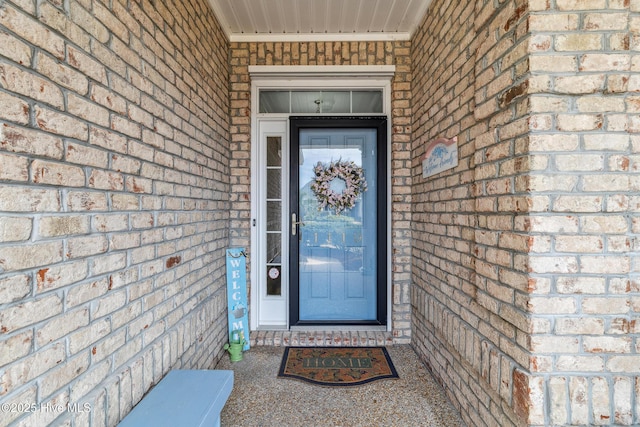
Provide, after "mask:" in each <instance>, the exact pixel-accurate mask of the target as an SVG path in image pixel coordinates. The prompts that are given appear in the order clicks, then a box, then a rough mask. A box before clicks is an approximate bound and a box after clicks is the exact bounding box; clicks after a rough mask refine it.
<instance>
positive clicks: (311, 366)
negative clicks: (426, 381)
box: [278, 347, 398, 386]
mask: <svg viewBox="0 0 640 427" xmlns="http://www.w3.org/2000/svg"><path fill="white" fill-rule="evenodd" d="M278 377H286V378H295V379H298V380H302V381H306V382H309V383H311V384H317V385H323V386H357V385H362V384H366V383H368V382H371V381H375V380H380V379H384V378H398V373H397V372H396V368H395V367H394V366H393V362H392V361H391V357H389V353H388V352H387V349H386V348H384V347H286V348H285V350H284V355H283V356H282V363H281V364H280V372H278Z"/></svg>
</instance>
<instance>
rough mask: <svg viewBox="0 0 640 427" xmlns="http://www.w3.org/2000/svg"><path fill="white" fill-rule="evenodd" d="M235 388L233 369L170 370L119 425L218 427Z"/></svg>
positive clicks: (127, 426) (140, 426) (133, 426)
mask: <svg viewBox="0 0 640 427" xmlns="http://www.w3.org/2000/svg"><path fill="white" fill-rule="evenodd" d="M232 389H233V371H222V370H213V371H205V370H175V371H171V372H169V373H168V374H167V375H166V376H165V377H164V378H163V379H162V380H161V381H160V382H159V383H158V385H156V386H155V387H154V388H153V389H151V391H150V392H149V393H148V394H147V395H146V396H144V397H143V398H142V400H141V401H140V403H138V404H137V405H136V406H135V407H134V408H133V410H132V411H131V412H130V413H129V415H127V416H126V417H125V418H124V419H123V420H122V421H121V422H120V424H118V426H119V427H147V426H148V427H160V426H167V427H176V426H180V427H191V426H194V427H195V426H198V427H201V426H202V427H204V426H207V427H219V426H220V412H221V411H222V407H223V406H224V405H225V403H226V402H227V399H228V398H229V395H230V394H231V390H232Z"/></svg>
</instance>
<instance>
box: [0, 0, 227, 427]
mask: <svg viewBox="0 0 640 427" xmlns="http://www.w3.org/2000/svg"><path fill="white" fill-rule="evenodd" d="M227 76H228V44H227V41H226V40H225V38H224V36H223V35H222V33H221V31H220V29H219V28H218V24H217V23H216V21H215V19H214V17H213V15H212V13H211V11H210V8H209V6H208V4H207V3H206V2H204V1H198V0H192V1H176V2H172V1H168V2H152V1H149V0H140V1H137V0H136V1H116V0H113V1H108V2H102V1H99V0H81V1H76V0H71V1H55V0H53V1H38V2H35V1H30V0H26V1H18V0H16V1H3V2H0V402H1V403H2V404H3V410H2V411H0V425H7V424H12V425H19V426H39V425H47V424H49V423H53V424H55V425H71V424H73V425H82V426H85V425H86V426H88V425H92V426H102V425H108V426H112V425H115V424H116V423H117V421H118V420H120V419H121V418H122V417H123V416H124V415H125V414H127V413H128V412H129V410H130V409H131V408H132V406H133V405H134V404H135V403H137V402H138V401H139V400H140V399H141V397H142V396H143V394H144V393H145V392H146V391H147V390H149V388H150V387H151V386H152V385H153V384H155V383H157V382H158V381H159V380H160V379H161V378H162V376H163V375H164V374H165V373H166V372H168V371H169V370H170V369H173V368H207V367H211V366H212V365H214V364H215V362H216V358H218V357H220V354H221V350H222V349H221V347H222V343H223V341H226V332H225V331H226V315H225V313H226V291H225V289H224V249H225V248H226V247H227V246H228V224H229V218H228V210H229V201H228V194H229V190H230V187H229V171H230V169H229V155H230V154H229V146H228V142H229V139H230V137H229V116H228V105H229V100H228V86H229V82H228V77H227ZM4 404H9V406H8V407H6V406H4ZM67 404H72V405H73V404H80V406H79V407H77V408H76V409H80V410H77V411H71V412H69V411H66V410H62V411H61V410H60V409H58V407H57V406H56V405H63V406H65V405H67ZM84 404H87V405H88V407H89V408H90V411H83V410H82V409H85V408H86V407H85V406H83V405H84ZM11 405H13V406H11ZM5 408H8V409H9V410H5ZM28 408H32V409H33V408H35V411H34V410H28Z"/></svg>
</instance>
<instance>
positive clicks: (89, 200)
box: [66, 191, 107, 212]
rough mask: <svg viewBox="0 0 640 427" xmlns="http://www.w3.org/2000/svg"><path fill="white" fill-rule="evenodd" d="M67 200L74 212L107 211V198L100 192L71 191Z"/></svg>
mask: <svg viewBox="0 0 640 427" xmlns="http://www.w3.org/2000/svg"><path fill="white" fill-rule="evenodd" d="M66 200H67V206H68V207H69V210H71V211H72V212H82V211H106V210H107V197H106V195H105V194H103V193H99V192H89V191H86V192H85V191H69V192H68V193H67V197H66Z"/></svg>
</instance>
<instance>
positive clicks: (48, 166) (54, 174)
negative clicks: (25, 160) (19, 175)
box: [31, 160, 85, 187]
mask: <svg viewBox="0 0 640 427" xmlns="http://www.w3.org/2000/svg"><path fill="white" fill-rule="evenodd" d="M31 175H32V177H33V178H32V179H33V182H34V183H36V184H48V185H57V186H68V187H82V186H84V184H85V176H84V171H83V170H82V168H80V167H78V166H70V165H66V164H63V163H54V162H47V161H41V160H34V161H33V163H31Z"/></svg>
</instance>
